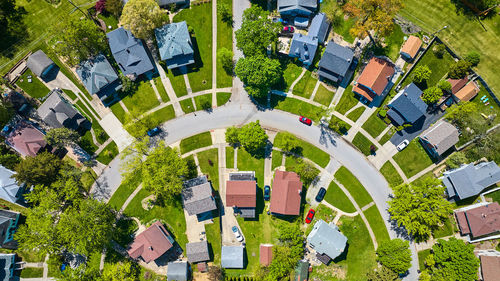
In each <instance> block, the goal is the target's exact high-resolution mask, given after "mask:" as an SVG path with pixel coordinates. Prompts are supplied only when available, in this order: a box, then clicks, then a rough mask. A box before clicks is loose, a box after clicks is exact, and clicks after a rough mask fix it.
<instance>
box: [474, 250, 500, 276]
mask: <svg viewBox="0 0 500 281" xmlns="http://www.w3.org/2000/svg"><path fill="white" fill-rule="evenodd" d="M479 259H480V260H481V274H482V275H483V279H482V280H483V281H495V280H498V276H500V257H496V256H479Z"/></svg>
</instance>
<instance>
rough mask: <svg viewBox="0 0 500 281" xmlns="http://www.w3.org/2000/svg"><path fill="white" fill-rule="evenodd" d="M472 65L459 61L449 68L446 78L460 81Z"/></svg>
mask: <svg viewBox="0 0 500 281" xmlns="http://www.w3.org/2000/svg"><path fill="white" fill-rule="evenodd" d="M471 66H472V64H471V63H470V62H468V61H466V60H459V61H457V62H456V63H455V64H454V65H452V66H451V67H450V72H448V77H450V78H453V79H462V78H464V76H465V75H467V73H468V72H469V69H470V67H471Z"/></svg>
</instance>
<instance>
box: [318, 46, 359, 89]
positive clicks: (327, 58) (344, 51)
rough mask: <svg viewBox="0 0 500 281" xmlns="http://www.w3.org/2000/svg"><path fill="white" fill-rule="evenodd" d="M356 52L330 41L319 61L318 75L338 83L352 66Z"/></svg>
mask: <svg viewBox="0 0 500 281" xmlns="http://www.w3.org/2000/svg"><path fill="white" fill-rule="evenodd" d="M353 58H354V52H353V51H352V50H351V49H349V48H347V47H343V46H340V45H339V44H337V43H335V42H333V41H330V42H328V44H327V45H326V49H325V52H324V53H323V56H322V57H321V60H320V61H319V69H318V75H319V76H321V77H324V78H326V79H329V80H331V81H333V82H337V80H338V78H339V77H344V76H345V75H346V73H347V71H348V70H349V67H350V66H351V63H352V60H353Z"/></svg>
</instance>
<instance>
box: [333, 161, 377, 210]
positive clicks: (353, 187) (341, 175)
mask: <svg viewBox="0 0 500 281" xmlns="http://www.w3.org/2000/svg"><path fill="white" fill-rule="evenodd" d="M335 178H336V179H337V180H338V181H339V182H340V183H341V184H342V185H343V186H344V187H345V188H346V189H347V191H349V193H350V194H351V196H352V197H354V200H356V203H358V205H359V207H360V208H363V207H364V206H365V205H367V204H368V203H370V202H372V201H373V200H372V197H371V196H370V194H369V193H368V192H367V191H366V189H365V188H364V186H363V185H362V184H361V183H360V182H359V181H358V179H357V178H356V177H355V176H354V175H353V174H352V173H351V172H350V171H349V170H348V169H347V168H346V167H344V166H342V167H340V168H339V169H338V171H337V172H336V173H335Z"/></svg>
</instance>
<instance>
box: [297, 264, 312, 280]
mask: <svg viewBox="0 0 500 281" xmlns="http://www.w3.org/2000/svg"><path fill="white" fill-rule="evenodd" d="M294 276H295V278H294V279H293V280H294V281H307V279H308V278H309V262H307V261H299V263H298V264H297V266H296V267H295V274H294Z"/></svg>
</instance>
